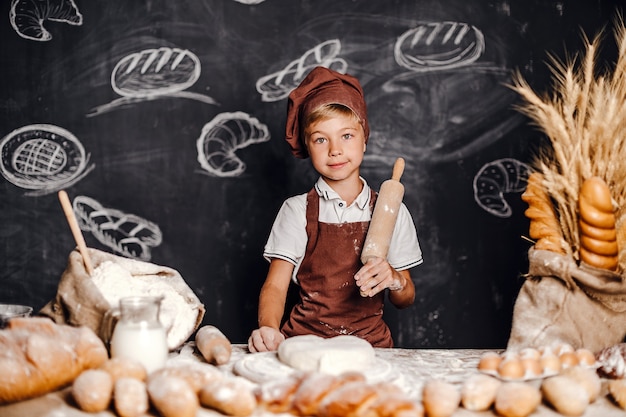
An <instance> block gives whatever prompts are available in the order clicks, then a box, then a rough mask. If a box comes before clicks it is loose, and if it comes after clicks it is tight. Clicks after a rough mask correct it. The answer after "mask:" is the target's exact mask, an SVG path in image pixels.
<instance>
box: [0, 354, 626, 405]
mask: <svg viewBox="0 0 626 417" xmlns="http://www.w3.org/2000/svg"><path fill="white" fill-rule="evenodd" d="M484 352H485V350H476V349H395V348H394V349H376V355H377V357H378V358H380V359H381V360H384V361H386V362H389V364H390V365H391V367H392V369H393V372H394V373H396V376H397V381H398V384H399V385H400V386H401V387H402V388H403V389H404V390H405V391H406V392H407V395H409V396H411V397H413V398H415V399H416V400H418V401H419V398H420V396H421V389H422V386H423V384H424V382H426V381H428V380H429V379H434V378H439V379H443V380H445V381H448V382H451V383H453V384H456V385H458V386H460V385H461V384H462V383H463V381H465V380H466V379H467V378H468V377H469V376H470V375H472V374H473V373H475V372H477V370H476V365H477V364H478V360H479V359H480V357H481V355H482V354H483V353H484ZM249 355H250V354H249V353H248V352H247V349H246V347H245V346H244V345H234V346H233V354H232V357H231V361H230V362H229V363H228V364H226V365H222V366H221V367H220V368H221V369H222V370H223V371H224V372H225V373H233V372H235V370H236V364H237V363H240V362H239V361H241V360H243V359H245V358H247V357H249ZM198 358H199V357H198V355H197V353H195V352H194V349H193V345H191V344H188V345H185V346H183V348H182V349H181V350H180V351H179V352H176V353H172V354H170V358H169V361H172V362H175V361H186V360H199V359H198ZM534 383H536V384H539V381H536V382H534ZM605 383H606V381H603V385H606V384H605ZM606 394H607V392H606V386H604V387H603V391H602V396H601V398H599V399H598V400H597V401H596V402H595V403H593V404H591V405H590V406H589V407H588V408H587V411H586V412H585V414H584V415H583V416H584V417H592V416H593V417H596V416H597V417H617V416H620V417H624V416H626V411H624V410H622V409H620V408H619V407H617V406H616V405H614V404H613V403H612V402H611V401H610V400H609V399H608V397H607V396H606ZM494 415H496V414H495V413H493V412H491V411H488V412H471V411H468V410H465V409H463V408H461V407H460V408H459V409H458V410H457V411H456V412H455V413H454V417H472V416H474V417H476V416H485V417H487V416H494ZM88 416H91V417H112V416H114V413H112V412H108V411H107V412H102V413H95V414H94V413H84V412H81V411H80V410H78V409H77V408H75V407H74V406H73V405H72V400H71V396H70V392H69V388H66V389H63V390H60V391H57V392H54V393H50V394H48V395H45V396H42V397H39V398H35V399H32V400H27V401H22V402H19V403H14V404H10V405H5V406H0V417H88ZM204 416H207V417H218V416H222V414H219V413H217V412H214V411H211V410H208V409H205V408H201V410H200V412H199V413H198V415H197V417H204ZM258 416H263V417H269V416H268V413H259V414H258ZM284 416H285V415H283V417H284ZM531 416H532V417H558V416H561V414H559V413H557V412H555V411H554V410H552V409H551V408H550V407H549V406H546V405H543V404H542V405H540V406H539V408H538V409H537V410H536V411H535V412H534V413H533V414H532V415H531Z"/></svg>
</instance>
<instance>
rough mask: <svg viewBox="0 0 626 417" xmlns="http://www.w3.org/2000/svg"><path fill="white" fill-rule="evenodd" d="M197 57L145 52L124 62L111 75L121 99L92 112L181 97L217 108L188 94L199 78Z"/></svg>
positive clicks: (184, 53) (167, 51)
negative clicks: (188, 89) (158, 99)
mask: <svg viewBox="0 0 626 417" xmlns="http://www.w3.org/2000/svg"><path fill="white" fill-rule="evenodd" d="M200 73H201V65H200V60H199V59H198V57H197V56H196V55H195V54H194V53H193V52H191V51H189V50H187V49H179V48H168V47H162V48H156V49H145V50H143V51H140V52H136V53H133V54H130V55H128V56H126V57H124V58H122V59H121V60H120V61H119V62H118V63H117V64H116V65H115V68H113V71H112V73H111V87H112V88H113V91H115V92H116V93H117V94H119V95H120V96H122V97H121V98H118V99H116V100H113V101H112V102H110V103H108V104H104V105H101V106H98V107H96V108H94V109H92V110H91V112H90V113H89V114H88V115H87V116H95V115H97V114H102V113H104V112H107V111H110V110H112V109H113V108H115V107H119V106H124V105H128V104H133V103H137V102H141V101H146V100H153V99H156V98H161V97H180V98H188V99H192V100H197V101H201V102H204V103H207V104H218V103H217V102H216V101H215V100H214V99H213V98H211V97H209V96H206V95H204V94H199V93H194V92H190V91H186V89H187V88H189V87H191V86H192V85H193V84H194V83H195V82H196V81H197V80H198V78H200Z"/></svg>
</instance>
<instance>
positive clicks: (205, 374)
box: [150, 363, 224, 393]
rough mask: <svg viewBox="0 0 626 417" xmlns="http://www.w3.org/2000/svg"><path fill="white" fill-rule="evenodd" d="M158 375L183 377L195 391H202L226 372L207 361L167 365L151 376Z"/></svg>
mask: <svg viewBox="0 0 626 417" xmlns="http://www.w3.org/2000/svg"><path fill="white" fill-rule="evenodd" d="M156 376H165V377H172V376H173V377H177V378H181V379H183V380H185V381H186V382H187V384H189V386H190V387H191V388H192V389H193V391H194V392H195V393H198V392H200V389H202V387H203V386H205V385H207V384H211V383H213V382H214V381H219V380H221V379H222V378H224V374H223V373H222V372H220V370H219V369H217V368H216V367H215V366H213V365H209V364H206V363H194V364H184V365H172V366H165V367H164V368H160V369H158V370H156V371H154V372H152V373H151V374H150V377H151V378H152V377H156Z"/></svg>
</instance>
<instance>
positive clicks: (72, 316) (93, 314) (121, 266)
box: [39, 248, 205, 350]
mask: <svg viewBox="0 0 626 417" xmlns="http://www.w3.org/2000/svg"><path fill="white" fill-rule="evenodd" d="M88 250H89V254H90V257H91V260H92V263H93V267H94V272H93V274H92V276H89V274H88V273H87V271H86V270H85V265H84V263H83V258H82V256H81V254H80V252H79V251H78V250H77V249H76V250H74V251H72V252H71V253H70V255H69V259H68V264H67V267H66V269H65V271H64V272H63V275H62V276H61V280H60V282H59V285H58V288H57V293H56V296H55V298H54V299H53V300H51V301H50V302H49V303H48V304H46V305H45V306H44V307H43V308H42V309H41V311H40V312H39V314H41V315H44V316H48V317H50V318H52V320H54V321H55V322H56V323H64V324H71V325H75V326H87V327H89V328H90V329H92V330H93V331H94V332H95V333H96V334H97V335H98V336H100V338H101V339H102V340H104V341H105V342H107V341H108V338H109V337H110V332H111V328H110V325H111V323H107V321H108V320H105V316H107V312H110V311H112V309H115V308H117V307H118V306H119V299H120V298H122V297H126V296H134V295H149V296H163V301H162V302H161V311H160V315H159V318H160V321H161V323H163V325H164V327H165V329H166V332H167V343H168V347H169V348H170V350H173V349H176V348H177V347H179V346H181V345H182V344H183V343H184V342H185V341H186V340H187V339H188V338H189V337H190V336H191V335H192V334H193V332H195V331H196V330H197V329H198V327H199V326H200V323H201V322H202V319H203V318H204V313H205V308H204V305H203V304H202V303H201V302H200V300H199V299H198V297H197V296H196V295H195V294H194V292H193V291H192V290H191V288H189V286H188V285H187V283H186V282H185V281H184V280H183V278H182V277H181V275H180V274H179V273H178V272H177V271H176V270H174V269H172V268H168V267H165V266H160V265H155V264H152V263H148V262H143V261H138V260H134V259H129V258H124V257H121V256H116V255H112V254H109V253H106V252H102V251H100V250H97V249H93V248H89V249H88Z"/></svg>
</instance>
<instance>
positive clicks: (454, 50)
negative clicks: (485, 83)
mask: <svg viewBox="0 0 626 417" xmlns="http://www.w3.org/2000/svg"><path fill="white" fill-rule="evenodd" d="M484 50H485V40H484V36H483V34H482V32H481V31H480V30H478V29H477V28H476V27H474V26H471V25H468V24H466V23H461V22H432V23H423V24H420V25H418V26H416V27H414V28H412V29H410V30H407V31H406V32H404V33H403V34H402V35H400V37H399V38H398V39H397V41H396V43H395V46H394V58H395V60H396V62H397V63H398V65H400V66H402V67H405V68H408V69H410V70H411V71H415V72H428V71H440V70H446V69H453V68H458V67H462V66H464V65H468V64H471V63H472V62H474V61H476V60H477V59H478V58H479V57H480V56H481V55H482V54H483V52H484Z"/></svg>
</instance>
